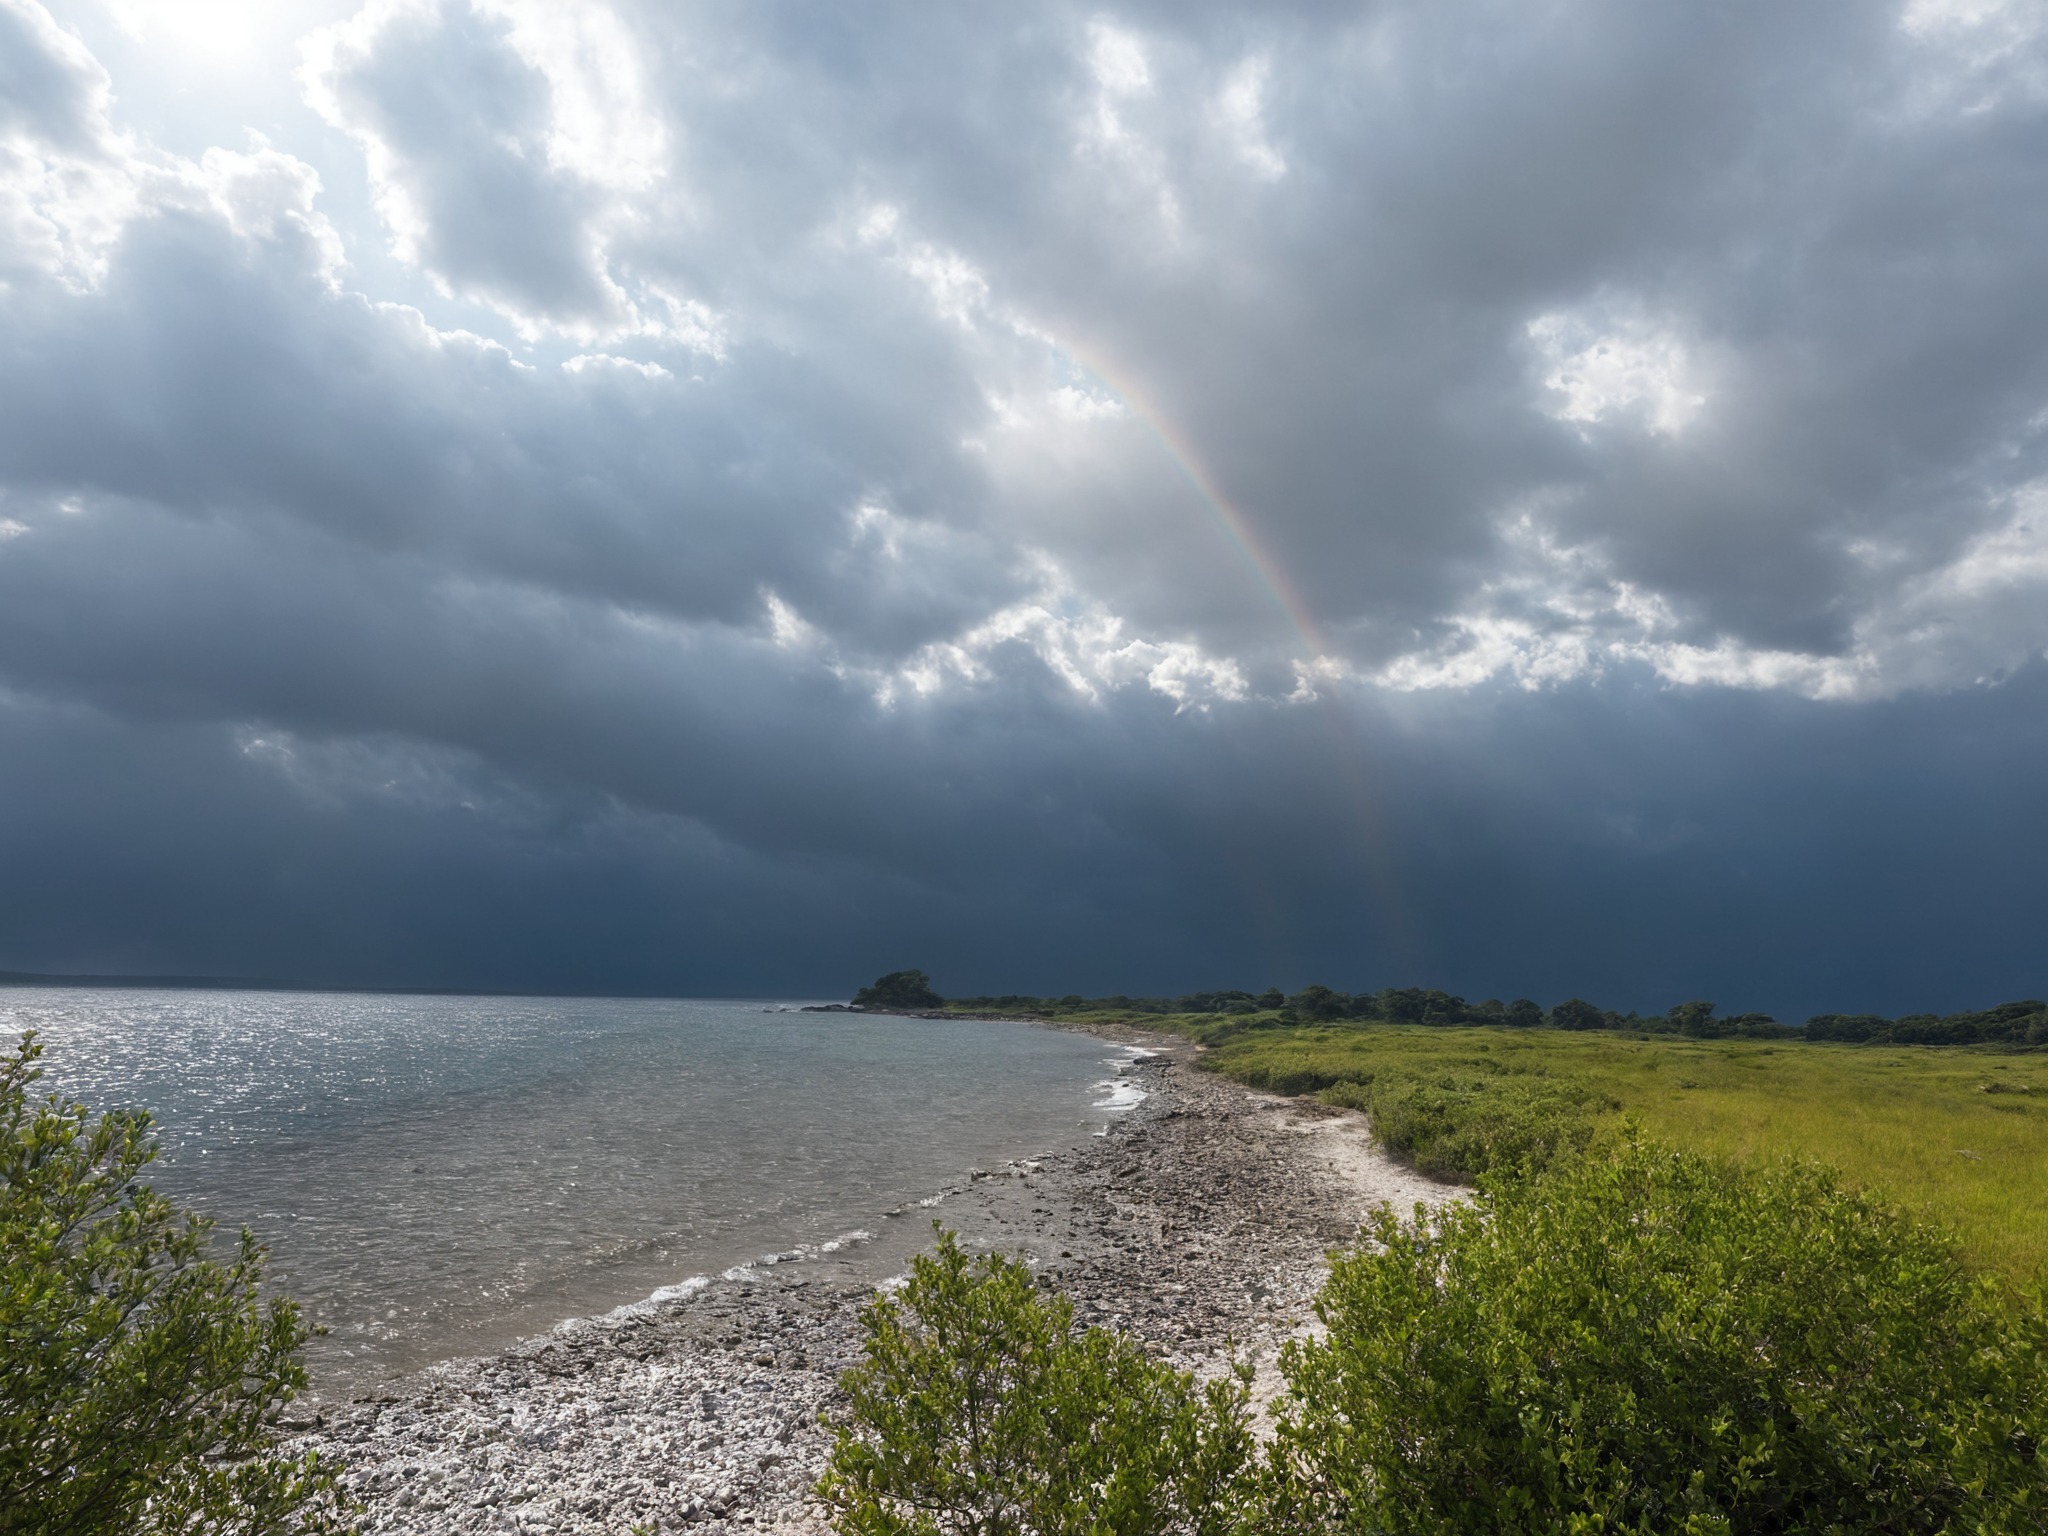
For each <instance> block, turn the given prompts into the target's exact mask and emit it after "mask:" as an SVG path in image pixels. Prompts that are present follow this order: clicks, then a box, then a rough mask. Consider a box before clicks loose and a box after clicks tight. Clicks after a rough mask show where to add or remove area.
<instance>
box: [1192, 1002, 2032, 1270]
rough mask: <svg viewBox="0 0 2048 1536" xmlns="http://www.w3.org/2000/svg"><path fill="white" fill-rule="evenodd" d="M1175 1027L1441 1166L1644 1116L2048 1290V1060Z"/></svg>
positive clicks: (1574, 1139) (1531, 1036)
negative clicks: (1834, 1174)
mask: <svg viewBox="0 0 2048 1536" xmlns="http://www.w3.org/2000/svg"><path fill="white" fill-rule="evenodd" d="M1173 1023H1174V1024H1175V1025H1176V1026H1177V1027H1179V1028H1180V1029H1181V1030H1182V1032H1184V1033H1187V1034H1190V1035H1192V1036H1194V1037H1195V1038H1197V1039H1202V1038H1203V1037H1204V1036H1207V1037H1208V1038H1209V1039H1212V1040H1215V1041H1217V1043H1216V1044H1215V1046H1214V1047H1213V1049H1212V1050H1211V1051H1210V1052H1209V1053H1208V1055H1207V1056H1206V1057H1205V1058H1204V1064H1205V1065H1206V1066H1208V1067H1210V1068H1212V1069H1213V1070H1216V1071H1219V1072H1222V1073H1224V1074H1226V1075H1228V1076H1230V1077H1233V1078H1236V1079H1238V1080H1239V1081H1242V1082H1245V1083H1248V1084H1250V1085H1252V1086H1254V1087H1260V1088H1266V1089H1270V1090H1272V1091H1275V1092H1280V1093H1289V1094H1314V1095H1316V1096H1317V1097H1319V1098H1322V1099H1323V1100H1325V1101H1326V1102H1330V1103H1335V1104H1342V1105H1347V1106H1350V1107H1355V1108H1362V1109H1366V1110H1368V1111H1369V1112H1372V1113H1373V1114H1374V1115H1375V1118H1376V1121H1378V1122H1379V1123H1378V1124H1377V1125H1376V1134H1378V1135H1380V1136H1381V1137H1382V1138H1383V1139H1384V1140H1386V1141H1387V1143H1388V1144H1389V1146H1390V1149H1391V1150H1393V1151H1395V1152H1396V1153H1397V1154H1398V1155H1401V1156H1404V1157H1406V1158H1407V1159H1408V1160H1409V1161H1411V1162H1413V1163H1415V1164H1416V1166H1418V1167H1421V1168H1423V1169H1424V1171H1426V1172H1431V1173H1434V1174H1437V1175H1439V1176H1443V1177H1471V1176H1473V1175H1475V1174H1478V1173H1481V1172H1484V1171H1486V1170H1487V1169H1488V1168H1489V1167H1493V1166H1500V1165H1502V1164H1504V1163H1506V1162H1509V1161H1513V1160H1522V1161H1524V1162H1529V1163H1533V1164H1536V1165H1541V1164H1544V1163H1546V1162H1548V1161H1552V1160H1555V1159H1556V1158H1558V1157H1560V1156H1568V1155H1570V1154H1571V1153H1572V1152H1574V1151H1575V1150H1577V1149H1578V1148H1580V1147H1582V1146H1584V1145H1585V1144H1586V1141H1587V1140H1588V1139H1590V1137H1592V1136H1594V1135H1597V1134H1599V1133H1601V1132H1603V1131H1607V1130H1613V1129H1618V1128H1619V1127H1620V1125H1621V1124H1622V1123H1623V1121H1624V1119H1626V1118H1633V1119H1634V1120H1636V1121H1638V1122H1639V1123H1640V1124H1641V1125H1642V1127H1643V1129H1644V1130H1645V1131H1646V1132H1648V1133H1649V1134H1650V1135H1652V1136H1654V1137H1657V1138H1659V1139H1661V1140H1664V1141H1668V1142H1671V1143H1673V1144H1675V1145H1678V1146H1681V1147H1686V1148H1689V1149H1691V1150H1694V1151H1699V1152H1706V1153H1711V1154H1716V1155H1721V1156H1728V1157H1735V1158H1740V1159H1747V1160H1764V1161H1768V1160H1771V1159H1774V1158H1782V1157H1786V1156H1796V1157H1804V1158H1811V1159H1814V1160H1817V1161H1820V1162H1823V1163H1827V1164H1830V1165H1832V1166H1833V1167H1834V1168H1836V1169H1838V1170H1839V1171H1840V1172H1841V1174H1842V1176H1843V1177H1844V1178H1845V1179H1846V1180H1847V1181H1848V1182H1849V1183H1850V1184H1852V1185H1855V1186H1858V1187H1862V1188H1865V1189H1870V1190H1873V1191H1880V1192H1882V1193H1883V1194H1885V1195H1888V1196H1889V1197H1890V1198H1891V1199H1892V1200H1893V1201H1895V1202H1896V1203H1898V1204H1899V1205H1901V1206H1902V1207H1904V1208H1905V1209H1906V1210H1908V1211H1911V1212H1913V1213H1915V1214H1916V1215H1919V1216H1921V1217H1923V1218H1926V1219H1931V1220H1934V1221H1937V1222H1940V1223H1942V1224H1944V1225H1947V1226H1949V1227H1950V1228H1952V1229H1953V1230H1954V1231H1955V1232H1957V1234H1958V1235H1959V1236H1960V1237H1961V1238H1962V1240H1963V1243H1964V1245H1965V1249H1966V1251H1967V1252H1968V1254H1969V1255H1970V1257H1971V1259H1972V1261H1973V1262H1974V1263H1976V1264H1978V1265H1980V1266H1982V1267H1983V1268H1984V1269H1985V1270H1987V1271H1991V1272H1996V1273H2002V1274H2004V1275H2006V1276H2007V1277H2009V1278H2011V1279H2013V1280H2016V1281H2020V1282H2022V1283H2033V1282H2048V1054H2041V1053H2027V1052H2005V1051H2001V1050H1999V1049H1997V1048H1992V1047H1974V1046H1942V1047H1928V1046H1861V1045H1829V1044H1812V1045H1809V1044H1806V1043H1804V1042H1800V1041H1791V1042H1786V1041H1770V1042H1764V1041H1744V1040H1727V1041H1694V1040H1683V1039H1673V1038H1671V1037H1669V1036H1653V1037H1649V1038H1637V1037H1631V1036H1626V1035H1614V1034H1606V1033H1593V1032H1588V1033H1584V1034H1579V1033H1569V1032H1563V1031H1555V1030H1541V1029H1531V1030H1519V1029H1487V1028H1473V1029H1464V1028H1454V1029H1446V1028H1429V1027H1422V1026H1413V1025H1382V1024H1363V1025H1328V1026H1299V1027H1285V1026H1282V1027H1267V1028H1258V1029H1253V1030H1250V1031H1239V1030H1233V1029H1230V1028H1227V1027H1226V1028H1224V1029H1217V1028H1216V1027H1215V1021H1214V1020H1199V1019H1195V1018H1188V1019H1183V1020H1175V1021H1173ZM1155 1027H1156V1025H1155Z"/></svg>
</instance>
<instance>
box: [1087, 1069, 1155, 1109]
mask: <svg viewBox="0 0 2048 1536" xmlns="http://www.w3.org/2000/svg"><path fill="white" fill-rule="evenodd" d="M1095 1087H1096V1089H1097V1090H1098V1091H1100V1090H1102V1089H1105V1088H1106V1089H1108V1090H1109V1096H1108V1097H1107V1098H1101V1099H1097V1100H1096V1101H1095V1103H1094V1106H1093V1107H1094V1108H1096V1109H1131V1108H1134V1107H1135V1106H1137V1105H1139V1104H1142V1103H1144V1102H1145V1101H1146V1100H1147V1099H1149V1098H1150V1097H1152V1095H1150V1094H1149V1093H1147V1092H1146V1091H1145V1090H1144V1089H1142V1088H1140V1087H1139V1086H1138V1085H1137V1084H1136V1083H1127V1082H1125V1081H1123V1080H1122V1079H1121V1078H1114V1077H1113V1078H1110V1079H1108V1080H1107V1081H1106V1082H1100V1083H1097V1084H1096V1085H1095Z"/></svg>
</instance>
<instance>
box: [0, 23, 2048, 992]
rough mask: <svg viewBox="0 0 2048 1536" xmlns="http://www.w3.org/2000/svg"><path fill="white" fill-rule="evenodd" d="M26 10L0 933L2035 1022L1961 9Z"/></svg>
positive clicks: (2036, 512)
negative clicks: (272, 61)
mask: <svg viewBox="0 0 2048 1536" xmlns="http://www.w3.org/2000/svg"><path fill="white" fill-rule="evenodd" d="M63 21H64V18H62V17H60V18H59V19H57V20H52V19H51V18H50V17H49V15H47V14H46V13H45V12H44V11H43V10H42V9H41V8H40V7H39V6H37V5H34V4H32V3H30V0H0V87H4V90H0V99H4V103H5V105H4V108H0V110H4V112H5V114H6V115H5V116H4V117H0V128H4V132H5V134H6V138H5V140H4V143H0V236H4V238H5V240H6V243H7V248H6V251H5V255H4V258H0V278H4V280H5V286H4V287H0V334H4V337H5V341H4V344H0V689H4V690H5V692H4V693H0V743H4V744H5V749H4V752H0V779H4V783H0V795H4V804H5V805H6V807H7V808H8V809H7V811H6V813H5V814H4V815H0V854H4V857H5V860H6V862H7V864H8V865H9V867H11V868H14V869H17V870H25V871H28V872H30V878H28V879H26V880H17V881H15V882H13V883H12V888H11V890H10V894H9V895H8V897H7V904H6V906H5V907H4V908H0V912H4V917H0V921H4V925H5V926H4V930H0V932H4V937H0V965H4V964H9V963H12V964H16V965H42V966H46V967H49V968H58V967H67V966H88V965H100V966H107V967H127V968H136V969H153V970H160V969H180V968H184V969H194V970H240V971H269V972H277V971H295V972H300V973H304V974H309V975H319V976H326V977H331V978H334V979H373V978H388V979H397V980H411V981H421V982H434V983H440V984H459V983H482V984H507V985H549V986H621V987H670V988H674V987H681V988H691V987H701V988H715V989H757V988H758V989H774V988H777V987H781V986H800V987H811V988H818V989H827V990H829V989H830V988H831V987H832V986H834V985H836V984H838V983H839V982H840V981H842V980H858V979H860V978H861V975H862V973H863V972H865V971H867V970H870V969H873V968H875V967H877V966H879V965H881V964H883V963H889V964H895V963H928V964H930V965H931V966H932V967H933V968H934V969H938V970H940V971H941V980H942V981H947V982H951V983H952V984H955V985H957V986H961V987H989V988H1006V987H1013V986H1014V987H1044V988H1053V989H1058V990H1065V989H1067V988H1068V987H1070V986H1081V987H1100V988H1105V989H1125V990H1137V989H1142V988H1148V987H1157V988H1163V989H1178V988H1180V987H1183V986H1193V985H1196V984H1198V983H1209V984H1230V983H1233V982H1247V983H1256V984H1260V985H1263V984H1264V982H1265V981H1267V980H1278V981H1281V982H1283V983H1285V984H1298V983H1300V982H1302V981H1305V980H1308V979H1311V978H1312V977H1317V976H1319V977H1321V978H1322V979H1324V980H1327V981H1330V982H1332V983H1337V984H1343V985H1367V984H1376V983H1382V982H1387V981H1391V980H1396V979H1404V978H1405V979H1414V980H1418V981H1428V982H1431V983H1434V984H1441V985H1447V986H1452V987H1456V988H1458V989H1461V990H1466V991H1470V992H1473V993H1487V992H1501V993H1506V994H1513V993H1515V992H1533V993H1535V994H1537V995H1539V996H1543V997H1545V998H1546V999H1548V998H1549V997H1550V996H1551V994H1562V993H1565V992H1587V993H1598V994H1600V995H1601V998H1602V1000H1603V1001H1605V1002H1608V1003H1610V1004H1611V1005H1618V1006H1661V1005H1663V1004H1664V1003H1668V1002H1669V1001H1672V1000H1675V998H1676V997H1677V995H1679V994H1681V993H1683V994H1687V995H1697V994H1698V993H1700V992H1702V991H1707V992H1711V993H1715V994H1718V995H1721V996H1723V998H1724V1000H1725V1001H1728V1002H1730V1003H1731V1004H1739V1005H1742V1006H1762V1007H1778V1008H1781V1009H1786V1010H1788V1011H1794V1010H1797V1009H1799V1008H1805V1007H1816V1008H1817V1007H1822V1006H1840V1007H1866V1006H1867V1007H1893V1006H1923V1005H1924V1006H1942V1007H1947V1006H1961V1005H1962V1004H1965V1003H1975V1002H1982V1001H1989V1000H1991V999H1990V995H1989V994H1991V993H1997V992H2001V991H2007V990H2013V991H2026V990H2035V991H2038V990H2039V982H2038V980H2035V979H2032V973H2031V972H2030V971H2029V966H2030V965H2031V964H2032V960H2031V955H2032V948H2031V939H2030V937H2029V935H2030V933H2031V931H2032V926H2031V925H2032V920H2033V919H2035V918H2038V916H2039V901H2038V898H2036V897H2034V896H2032V895H2031V894H2030V892H2031V891H2032V882H2031V879H2030V877H2028V876H2027V874H2026V871H2027V870H2028V869H2029V868H2030V866H2031V861H2032V859H2033V857H2034V855H2035V854H2036V853H2037V852H2038V850H2039V849H2040V847H2041V835H2042V833H2043V831H2044V830H2048V829H2044V828H2042V827H2041V826H2040V824H2039V814H2038V810H2037V808H2035V807H2034V799H2035V797H2034V796H2033V795H2032V793H2031V790H2030V787H2029V784H2030V781H2029V779H2028V777H2027V775H2026V774H2025V772H2024V771H2023V769H2022V768H2021V767H2020V766H2019V765H2021V764H2023V763H2024V762H2025V761H2028V760H2031V759H2030V754H2033V753H2035V752H2037V750H2038V746H2039V743H2038V742H2037V741H2036V740H2035V737H2036V736H2037V735H2038V728H2037V727H2036V726H2035V725H2034V723H2033V722H2034V721H2035V720H2036V719H2038V718H2039V717H2040V711H2039V708H2038V705H2039V695H2040V691H2041V688H2042V686H2043V684H2042V681H2041V663H2040V662H2039V660H2038V658H2039V657H2040V655H2041V652H2042V648H2043V645H2044V644H2048V620H2044V619H2043V618H2042V614H2043V613H2044V612H2048V607H2044V605H2043V603H2042V601H2041V599H2042V598H2043V597H2044V596H2048V522H2044V519H2048V466H2044V464H2043V463H2042V457H2043V452H2044V442H2043V439H2044V434H2048V311H2044V310H2043V309H2042V307H2041V306H2040V305H2039V303H2038V302H2037V301H2036V296H2037V295H2038V293H2039V292H2040V291H2041V290H2042V287H2043V279H2044V277H2048V272H2044V271H2043V266H2044V262H2048V227H2044V220H2048V213H2044V212H2043V210H2044V209H2048V195H2044V194H2048V184H2044V183H2048V64H2044V57H2048V32H2044V29H2042V28H2041V27H2039V26H2038V25H2036V24H2035V23H2034V22H2033V21H2032V20H2031V19H2030V16H2029V13H2028V12H2027V11H2026V10H2025V9H2023V8H2022V7H2019V6H2017V5H2014V6H2006V7H1999V6H1996V5H1988V4H1987V5H1970V6H1961V5H1950V6H1942V5H1937V4H1930V3H1926V0H1921V3H1916V4H1914V5H1913V6H1911V7H1908V8H1905V9H1894V10H1886V9H1881V8H1875V7H1870V6H1865V5H1848V4H1842V5H1814V6H1802V7H1784V6H1767V5H1760V4H1759V5H1751V6H1735V7H1721V8H1706V9H1699V8H1694V9H1690V10H1687V9H1674V8H1662V9H1655V8H1652V9H1645V8H1642V7H1636V6H1628V5H1622V4H1603V3H1599V0H1576V3H1561V4H1557V5H1551V6H1543V7H1530V6H1526V5H1508V4H1499V5H1492V4H1484V3H1479V0H1468V3H1459V4H1451V5H1444V4H1430V5H1424V4H1412V5H1410V4H1390V5H1381V6H1371V7H1365V8H1362V9H1361V8H1357V7H1329V8H1325V7H1317V6H1309V5H1299V6H1285V7H1274V8H1263V9H1261V10H1259V11H1258V12H1255V13H1254V12H1246V11H1245V10H1244V8H1242V7H1236V6H1233V7H1206V6H1175V7H1147V6H1132V7H1126V8H1122V9H1119V10H1114V11H1107V10H1105V11H1096V10H1091V9H1085V8H1067V7H1061V6H1046V7H1040V8H1036V9H1032V10H1029V11H1025V12H1020V13H1015V14H1007V15H1004V16H1001V17H996V16H992V15H983V14H979V13H974V12H968V11H953V12H947V13H944V14H942V15H934V14H932V13H930V11H929V10H928V8H909V7H889V6H876V7H871V8H866V9H864V10H860V11H848V10H845V9H844V8H836V9H835V8H819V7H812V6H796V5H785V6H766V7H763V6H719V5H710V4H706V5H698V6H691V7H683V8H675V7H665V6H664V7H632V6H627V5H621V6H619V7H618V8H616V9H613V10H607V9H605V8H603V7H587V8H581V9H579V10H576V11H574V12H569V11H561V10H558V9H557V8H551V7H544V6H537V5H527V4H515V3H510V0H507V3H491V4H484V3H476V4H469V3H457V0H433V3H425V0H421V3H379V4H375V5H371V6H369V7H367V8H365V9H363V10H361V11H360V12H358V13H356V14H353V15H343V14H339V13H337V14H336V15H335V17H334V18H333V20H332V22H331V24H330V25H328V26H326V27H323V28H321V29H319V30H317V31H315V32H314V33H312V34H311V35H310V36H309V37H308V38H306V39H305V40H304V42H303V45H302V47H301V49H300V53H299V56H298V75H297V79H298V81H299V86H300V89H301V90H302V91H303V93H304V95H305V98H306V101H307V102H308V104H309V105H310V107H311V108H312V109H313V113H312V114H309V115H308V116H307V117H306V119H305V124H304V125H302V127H301V128H299V129H297V130H292V131H298V132H302V133H304V134H305V135H307V137H306V138H305V139H304V140H303V142H294V141H293V140H292V139H291V138H290V136H289V133H288V132H287V131H286V130H285V129H280V128H277V127H275V126H274V125H273V126H272V127H271V128H269V129H266V131H267V132H269V133H270V135H271V136H270V138H269V139H267V140H257V141H252V142H248V143H245V144H241V145H223V146H220V147H218V148H216V149H213V150H209V151H208V152H207V153H206V154H204V155H202V156H201V157H199V158H198V159H196V160H189V159H184V158H181V157H180V156H178V155H174V154H172V153H170V152H169V151H167V150H165V149H162V148H160V147H158V146H156V145H154V144H152V143H150V142H148V141H147V140H145V139H144V138H142V137H141V136H139V135H138V134H137V133H135V132H134V131H132V130H131V129H130V128H129V127H127V126H126V124H125V123H124V121H123V118H122V112H121V106H120V101H121V90H122V85H123V82H122V80H121V79H120V78H119V77H118V76H117V77H116V78H114V79H113V80H112V88H111V92H110V89H109V80H108V74H107V72H106V71H105V70H104V69H102V68H101V67H100V65H99V63H98V62H97V61H96V60H95V59H94V57H93V56H92V54H91V53H90V52H89V51H88V50H87V49H86V47H85V45H84V44H83V43H82V42H80V41H79V39H78V38H77V37H76V36H74V35H72V34H71V33H70V32H68V31H66V30H65V28H64V25H63ZM135 67H137V68H140V67H142V66H141V65H139V64H138V65H136V66H135ZM280 135H283V136H280ZM314 162H318V164H319V165H320V166H321V167H322V170H321V172H320V174H316V173H315V171H314V169H313V163H314ZM323 178H324V182H323ZM344 179H346V180H348V182H349V186H347V187H343V186H341V185H340V182H341V181H342V180H344ZM352 209H362V210H368V211H367V212H364V213H361V214H352V213H350V212H349V211H348V210H352ZM1603 987H1604V988H1606V989H1607V990H1606V991H1605V992H1602V988H1603ZM1986 989H1988V993H1987V991H1986ZM1667 993H1668V994H1669V995H1668V996H1667V995H1666V994H1667Z"/></svg>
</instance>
